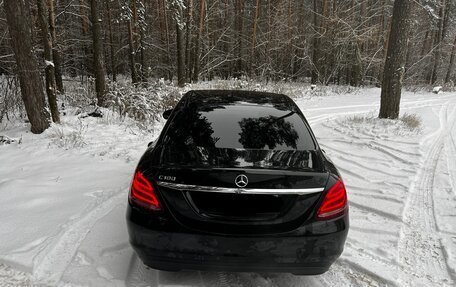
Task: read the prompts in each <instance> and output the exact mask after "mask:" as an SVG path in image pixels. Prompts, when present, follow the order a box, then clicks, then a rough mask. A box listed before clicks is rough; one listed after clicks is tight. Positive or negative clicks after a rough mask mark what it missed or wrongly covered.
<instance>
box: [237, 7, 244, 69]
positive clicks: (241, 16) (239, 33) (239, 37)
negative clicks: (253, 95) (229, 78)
mask: <svg viewBox="0 0 456 287" xmlns="http://www.w3.org/2000/svg"><path fill="white" fill-rule="evenodd" d="M236 20H237V23H236V30H237V31H236V32H237V36H236V38H237V53H236V56H237V61H236V70H237V71H236V72H237V74H238V75H242V68H243V67H242V62H243V61H242V60H243V59H242V58H243V57H242V52H243V49H242V31H243V27H244V0H236Z"/></svg>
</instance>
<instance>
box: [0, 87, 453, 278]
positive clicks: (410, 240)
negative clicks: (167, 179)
mask: <svg viewBox="0 0 456 287" xmlns="http://www.w3.org/2000/svg"><path fill="white" fill-rule="evenodd" d="M379 95H380V90H379V89H364V90H362V91H361V92H360V93H358V94H355V95H354V94H350V95H338V96H327V97H314V98H301V99H298V100H297V103H298V105H299V106H300V107H301V109H302V110H303V112H304V114H305V115H306V117H307V119H308V120H309V122H310V124H311V126H312V129H313V130H314V132H315V134H316V136H317V138H318V140H319V143H320V145H321V147H322V148H323V149H325V151H326V153H327V154H328V155H329V156H330V157H331V158H332V159H333V161H334V162H335V164H336V165H337V166H338V168H339V170H340V171H341V173H342V175H343V177H344V180H345V182H346V185H347V190H348V196H349V200H350V216H351V227H350V232H349V236H348V240H347V243H346V247H345V251H344V253H343V255H342V257H341V258H340V259H339V260H338V261H337V262H336V263H335V264H334V265H333V267H332V268H331V269H330V271H329V272H327V273H325V274H324V275H321V276H309V277H300V276H294V275H290V274H256V273H223V272H217V273H213V272H179V273H167V272H157V271H154V270H149V269H147V268H145V267H144V266H143V265H142V263H141V262H140V261H139V260H138V258H137V257H136V256H135V254H134V252H133V251H132V249H131V248H130V246H129V244H128V238H127V233H126V227H125V219H124V214H125V207H126V196H127V190H128V185H129V181H130V178H131V175H132V171H133V169H134V167H135V164H136V162H137V160H138V158H139V156H140V155H141V153H142V152H143V150H144V149H145V147H146V145H147V142H149V141H150V140H151V138H149V137H146V136H144V135H141V133H139V131H137V130H135V128H134V127H132V126H131V125H130V124H128V123H122V124H113V123H112V122H110V121H106V120H103V119H101V120H100V119H98V120H97V119H89V118H88V119H83V120H78V119H77V118H76V117H71V116H69V117H67V118H64V128H54V129H53V130H51V131H48V132H46V133H45V134H43V135H40V136H36V135H30V134H29V133H26V132H25V131H26V127H15V128H11V129H9V130H6V131H2V134H7V135H8V136H10V137H20V136H21V135H22V136H23V143H22V144H21V145H17V144H12V145H5V146H0V196H1V198H2V200H1V201H0V216H1V218H2V220H1V228H0V286H2V285H5V286H7V285H12V286H21V285H24V284H27V283H30V284H31V283H41V284H47V285H57V284H68V285H77V286H80V285H89V286H102V285H111V286H112V285H113V286H336V285H337V286H384V285H388V286H454V285H455V284H456V273H455V270H456V219H455V218H456V126H455V125H456V124H455V123H456V94H454V93H453V94H450V93H447V94H445V93H444V94H439V95H435V94H431V93H420V94H414V93H405V94H404V95H403V100H402V104H401V113H404V112H406V113H414V114H417V115H419V116H420V117H421V118H422V125H423V126H422V131H421V132H416V131H410V130H407V128H405V127H404V126H402V125H401V124H400V123H398V122H390V121H379V120H369V119H367V120H366V119H364V120H363V119H362V118H361V117H357V118H353V116H354V115H359V116H366V115H367V116H369V115H371V116H376V115H377V111H378V103H379ZM158 128H159V127H158ZM157 135H158V134H157V133H156V134H155V136H157ZM56 138H60V140H58V141H56ZM152 138H153V137H152ZM67 139H71V140H67ZM74 142H76V143H78V144H77V146H74V145H73V143H74Z"/></svg>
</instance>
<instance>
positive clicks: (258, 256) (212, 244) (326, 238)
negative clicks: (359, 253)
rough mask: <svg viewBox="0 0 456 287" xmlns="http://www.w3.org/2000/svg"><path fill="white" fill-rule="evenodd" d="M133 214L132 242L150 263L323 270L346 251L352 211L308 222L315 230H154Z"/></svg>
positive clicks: (162, 266)
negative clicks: (219, 232) (269, 232)
mask: <svg viewBox="0 0 456 287" xmlns="http://www.w3.org/2000/svg"><path fill="white" fill-rule="evenodd" d="M130 214H131V210H130V211H129V212H128V214H127V223H128V231H129V234H130V243H131V245H132V246H133V248H134V250H135V251H136V253H137V254H138V256H139V257H140V258H141V260H142V261H143V262H144V263H145V264H146V265H148V266H150V267H152V268H154V269H161V270H210V271H234V272H287V273H296V274H303V275H314V274H321V273H324V272H326V271H327V270H328V269H329V267H330V266H331V264H332V263H333V262H334V261H335V260H336V259H337V258H338V257H339V256H340V254H341V253H342V251H343V246H344V243H345V239H346V236H347V232H348V217H343V218H339V219H336V220H333V221H332V222H318V223H317V226H308V227H307V228H306V229H309V230H310V229H314V230H315V231H316V233H315V234H309V232H304V233H303V232H302V230H300V232H297V231H294V232H289V233H286V234H280V235H261V236H246V235H235V236H231V235H230V236H225V235H213V234H203V233H193V232H191V231H183V230H178V231H174V230H154V229H151V228H150V227H145V226H142V225H140V224H138V223H137V222H134V220H133V221H132V218H131V217H129V216H128V215H130ZM334 227H337V228H334ZM322 228H323V229H322ZM325 229H326V232H323V231H324V230H325ZM328 230H329V231H332V232H331V233H328V232H327V231H328Z"/></svg>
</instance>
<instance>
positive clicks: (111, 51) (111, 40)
mask: <svg viewBox="0 0 456 287" xmlns="http://www.w3.org/2000/svg"><path fill="white" fill-rule="evenodd" d="M105 3H106V10H107V12H108V32H109V55H110V58H111V74H112V81H113V82H115V81H117V64H116V55H115V54H114V51H115V48H114V34H113V33H112V16H111V8H110V5H109V0H106V2H105Z"/></svg>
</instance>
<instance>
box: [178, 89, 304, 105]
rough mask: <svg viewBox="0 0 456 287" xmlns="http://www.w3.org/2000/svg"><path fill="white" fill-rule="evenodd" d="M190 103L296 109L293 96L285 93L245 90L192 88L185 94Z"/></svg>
mask: <svg viewBox="0 0 456 287" xmlns="http://www.w3.org/2000/svg"><path fill="white" fill-rule="evenodd" d="M185 99H186V101H188V103H191V104H197V105H199V106H200V107H201V109H205V108H206V107H213V106H214V105H222V106H223V105H246V104H248V105H259V106H272V107H274V108H277V109H281V110H295V109H296V105H295V103H294V102H293V100H292V99H291V98H289V97H288V96H286V95H283V94H275V93H267V92H258V91H244V90H192V91H189V92H187V93H186V94H185Z"/></svg>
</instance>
